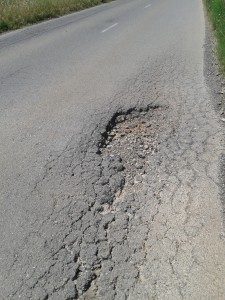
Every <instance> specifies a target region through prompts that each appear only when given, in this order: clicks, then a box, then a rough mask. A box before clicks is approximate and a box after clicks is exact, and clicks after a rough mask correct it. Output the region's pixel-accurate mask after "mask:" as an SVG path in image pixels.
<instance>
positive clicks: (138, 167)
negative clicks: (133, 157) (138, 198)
mask: <svg viewBox="0 0 225 300" xmlns="http://www.w3.org/2000/svg"><path fill="white" fill-rule="evenodd" d="M135 168H136V169H142V168H143V165H142V164H140V163H136V164H135Z"/></svg>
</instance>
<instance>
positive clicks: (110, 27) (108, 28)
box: [102, 23, 118, 33]
mask: <svg viewBox="0 0 225 300" xmlns="http://www.w3.org/2000/svg"><path fill="white" fill-rule="evenodd" d="M117 25H118V23H115V24H113V25H111V26H109V27H107V28H106V29H104V30H102V33H104V32H106V31H108V30H110V29H112V28H113V27H115V26H117Z"/></svg>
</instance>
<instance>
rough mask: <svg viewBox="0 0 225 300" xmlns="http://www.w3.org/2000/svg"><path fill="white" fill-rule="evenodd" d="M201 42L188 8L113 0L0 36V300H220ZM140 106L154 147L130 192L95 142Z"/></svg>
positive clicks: (197, 19)
mask: <svg viewBox="0 0 225 300" xmlns="http://www.w3.org/2000/svg"><path fill="white" fill-rule="evenodd" d="M204 43H205V21H204V13H203V6H202V3H201V1H200V0H182V1H180V0H170V1H165V0H122V1H121V0H117V1H114V2H111V3H109V4H104V5H101V6H99V7H95V8H91V9H88V10H85V11H83V12H79V13H75V14H71V15H69V16H65V17H62V18H59V19H55V20H51V21H47V22H43V23H41V24H38V25H34V26H30V27H27V28H24V29H22V30H18V31H15V32H10V33H7V34H3V35H2V36H0V140H1V143H0V190H1V195H0V270H1V272H0V299H4V300H6V299H7V300H8V299H16V300H17V299H24V300H26V299H40V300H46V299H51V300H53V299H54V300H57V299H58V300H62V299H67V300H69V299H77V298H79V299H107V300H110V299H118V300H120V299H141V300H145V299H146V300H147V299H167V300H168V299H173V300H174V299H225V284H224V282H225V245H224V240H223V238H222V237H223V236H224V235H223V231H224V230H223V223H222V206H221V202H220V198H219V175H218V172H219V167H218V166H219V158H220V156H221V154H223V151H224V149H223V129H222V127H221V124H220V122H219V119H218V117H217V115H216V113H215V111H214V109H213V106H212V100H213V99H211V98H212V97H211V94H210V90H209V88H208V86H207V81H206V78H205V77H204ZM149 105H150V106H157V107H158V106H159V107H160V114H159V115H157V113H158V112H157V113H156V115H155V113H153V112H152V119H151V116H150V117H149V120H150V122H151V120H153V121H154V122H156V123H157V122H158V123H159V124H157V126H159V130H158V129H157V130H158V131H157V134H155V135H154V139H156V142H157V143H158V145H160V146H158V147H159V149H158V150H157V153H154V154H152V155H151V157H150V158H148V161H146V160H144V163H145V164H146V168H145V174H141V176H142V175H143V176H142V177H143V178H144V179H143V183H142V184H141V185H138V188H137V187H135V184H134V185H133V183H132V184H131V185H129V184H128V183H127V182H128V181H127V177H126V176H128V175H129V174H128V175H127V174H126V173H125V171H122V170H123V159H122V161H121V158H120V157H119V158H118V157H117V156H116V157H117V158H116V159H114V158H113V159H112V157H111V158H110V157H107V156H104V155H105V154H104V153H103V154H104V155H103V154H101V153H100V150H99V147H98V142H99V140H100V138H101V135H100V134H101V133H103V132H104V131H105V128H106V125H107V123H108V122H109V121H110V120H111V118H112V117H113V115H114V114H115V112H118V111H120V112H121V113H122V112H124V113H125V114H127V113H128V112H129V109H130V108H134V109H135V111H136V113H137V118H139V117H140V116H141V114H140V109H141V110H145V109H146V108H147V107H149ZM155 109H156V108H155ZM150 110H151V109H150ZM153 110H154V109H153ZM160 116H161V117H160ZM162 116H163V117H162ZM153 121H152V122H153ZM154 122H153V123H154ZM149 126H150V125H149ZM157 126H156V127H157ZM153 127H154V126H153ZM154 128H155V127H154ZM160 128H161V129H160ZM155 130H156V129H155ZM118 147H119V146H118ZM124 155H125V154H124ZM121 172H122V173H121ZM137 172H138V171H137ZM138 175H140V174H138ZM134 176H135V174H134ZM124 182H125V185H124ZM124 186H125V188H124ZM118 195H119V196H118ZM119 202H122V203H126V209H124V208H121V207H120V206H118V207H117V204H118V203H119ZM128 208H129V209H128Z"/></svg>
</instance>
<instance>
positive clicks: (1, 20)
mask: <svg viewBox="0 0 225 300" xmlns="http://www.w3.org/2000/svg"><path fill="white" fill-rule="evenodd" d="M109 1H110V0H0V33H1V32H4V31H7V30H12V29H18V28H21V27H23V26H25V25H27V24H32V23H36V22H39V21H42V20H46V19H49V18H53V17H58V16H62V15H65V14H68V13H70V12H73V11H78V10H82V9H85V8H87V7H91V6H94V5H98V4H101V3H105V2H109Z"/></svg>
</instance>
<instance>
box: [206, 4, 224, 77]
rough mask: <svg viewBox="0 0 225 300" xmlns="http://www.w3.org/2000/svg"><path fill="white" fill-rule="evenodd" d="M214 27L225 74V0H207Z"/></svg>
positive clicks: (218, 52) (219, 56) (221, 64)
mask: <svg viewBox="0 0 225 300" xmlns="http://www.w3.org/2000/svg"><path fill="white" fill-rule="evenodd" d="M205 3H206V7H207V10H208V12H209V16H210V19H211V21H212V25H213V29H214V31H215V35H216V38H217V54H218V58H219V61H220V66H221V70H222V72H223V74H224V75H225V1H224V0H205Z"/></svg>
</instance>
